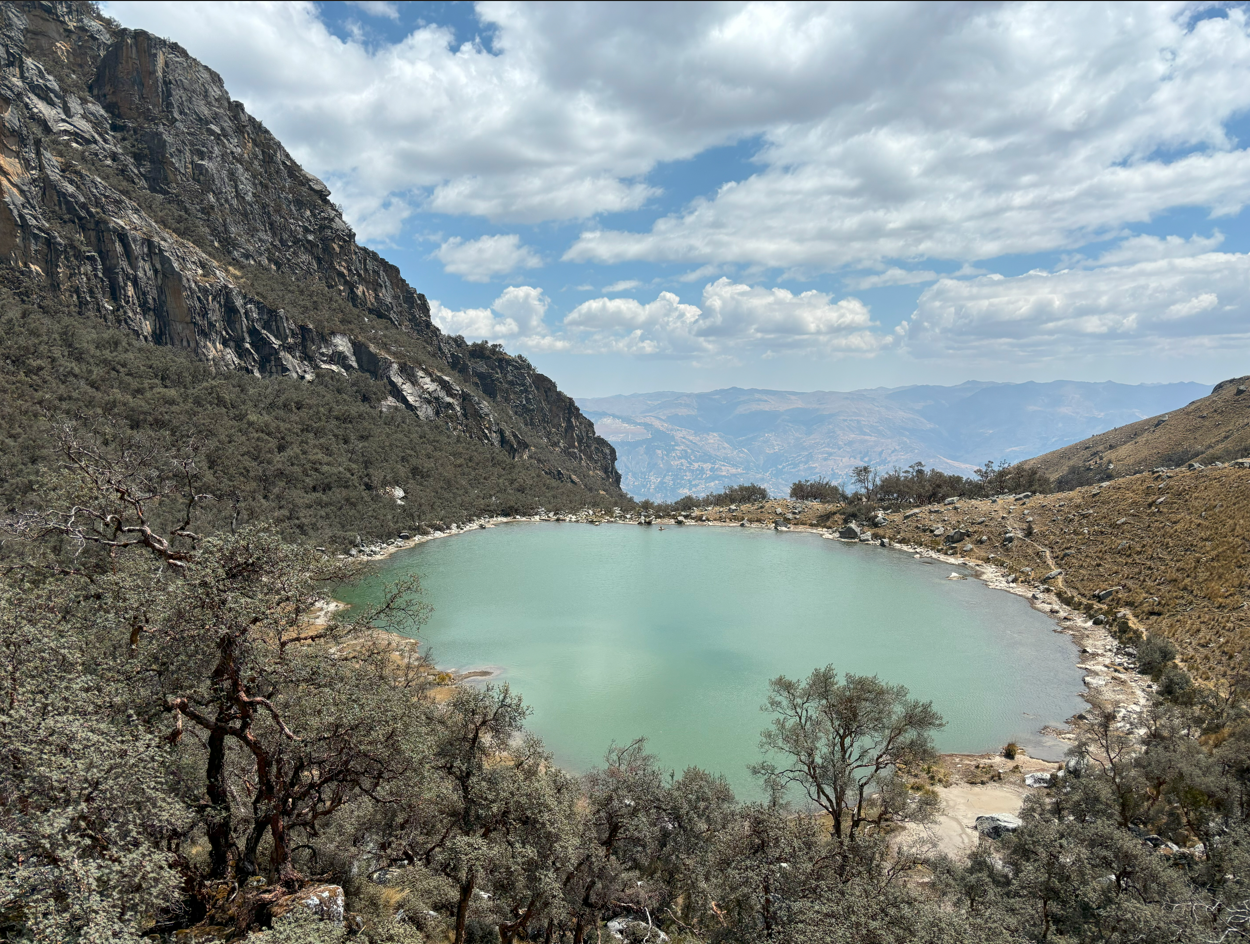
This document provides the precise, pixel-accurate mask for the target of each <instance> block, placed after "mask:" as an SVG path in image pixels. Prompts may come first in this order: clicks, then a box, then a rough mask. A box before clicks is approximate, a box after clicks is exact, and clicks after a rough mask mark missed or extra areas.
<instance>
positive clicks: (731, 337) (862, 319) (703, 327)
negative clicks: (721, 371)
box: [564, 278, 892, 357]
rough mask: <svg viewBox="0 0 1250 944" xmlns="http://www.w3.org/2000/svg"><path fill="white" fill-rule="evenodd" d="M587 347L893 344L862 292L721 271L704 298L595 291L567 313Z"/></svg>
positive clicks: (719, 351) (674, 351)
mask: <svg viewBox="0 0 1250 944" xmlns="http://www.w3.org/2000/svg"><path fill="white" fill-rule="evenodd" d="M564 325H565V328H566V329H567V330H568V331H569V332H570V334H571V336H572V337H574V338H576V339H577V341H578V344H579V345H580V347H581V348H583V349H586V350H613V351H619V352H626V353H635V354H665V355H689V356H694V357H709V356H726V355H737V354H755V355H766V354H770V353H776V352H778V351H800V352H819V353H825V354H831V353H857V354H871V353H874V352H876V351H879V350H881V349H882V348H884V347H887V346H889V345H890V344H891V343H892V339H891V337H890V336H888V335H883V334H880V333H878V332H876V331H874V330H873V328H875V327H876V324H875V322H873V320H872V317H871V315H870V313H869V311H868V308H867V307H866V306H865V305H864V304H863V303H862V302H861V301H859V300H858V299H855V298H845V299H842V300H841V301H837V302H834V301H832V300H831V299H830V297H829V296H828V295H827V294H825V293H823V292H816V291H810V292H803V293H801V294H799V295H795V294H794V293H792V292H790V291H788V290H787V289H783V288H771V289H769V288H758V287H753V286H750V285H743V284H740V283H735V282H731V281H730V280H729V279H727V278H721V279H718V280H717V281H715V282H712V283H710V284H708V285H707V286H705V287H704V289H703V299H702V305H701V306H698V305H691V304H684V303H682V301H681V299H680V298H678V296H676V295H674V294H673V293H672V292H661V293H660V294H659V296H658V297H657V298H656V300H655V301H653V302H649V303H646V304H643V303H642V302H639V301H637V300H636V299H633V298H606V297H604V298H593V299H590V300H589V301H585V302H583V303H582V304H580V305H578V306H577V307H576V308H575V309H573V311H571V312H570V313H569V315H568V316H567V317H566V318H565V319H564Z"/></svg>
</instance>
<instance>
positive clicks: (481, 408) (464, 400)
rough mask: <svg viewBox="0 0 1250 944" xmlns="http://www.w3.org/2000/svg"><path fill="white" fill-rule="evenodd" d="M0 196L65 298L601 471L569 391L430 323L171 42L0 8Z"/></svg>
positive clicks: (154, 335)
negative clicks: (379, 389)
mask: <svg viewBox="0 0 1250 944" xmlns="http://www.w3.org/2000/svg"><path fill="white" fill-rule="evenodd" d="M0 195H2V199H0V264H2V265H7V266H9V267H11V268H12V269H14V270H17V271H18V272H20V273H23V274H25V275H26V276H27V277H29V278H33V279H36V280H38V281H39V282H40V283H41V284H42V285H43V286H44V287H45V288H46V290H48V291H52V292H55V293H57V294H59V295H60V296H61V297H62V298H64V299H65V300H66V301H68V302H69V303H71V304H72V305H73V306H75V307H76V308H77V309H78V311H79V312H80V313H81V314H84V315H89V316H92V317H96V318H100V319H103V320H105V321H107V322H109V323H111V324H114V325H117V326H119V327H122V328H125V329H128V330H130V331H132V332H134V333H135V334H137V335H138V336H139V337H141V338H143V339H145V340H147V341H150V342H152V343H155V344H163V345H169V346H174V347H180V348H185V349H188V350H190V351H191V352H193V353H194V354H195V356H197V357H199V358H201V359H203V360H205V361H208V362H210V363H212V364H214V365H216V366H219V367H220V368H222V369H227V370H242V371H247V372H249V373H252V374H254V375H257V376H283V375H291V376H295V377H301V378H305V379H311V378H312V377H313V376H314V375H315V373H316V372H317V371H318V370H334V371H338V372H340V373H351V372H363V373H365V374H368V375H369V376H371V377H373V378H375V379H377V380H381V381H384V382H386V383H387V385H388V386H389V388H390V392H391V396H392V398H393V401H394V402H393V403H391V404H390V405H391V406H394V407H404V408H407V409H409V410H411V411H412V412H414V413H415V414H416V415H418V416H420V417H421V418H423V419H426V420H430V421H435V422H438V423H440V424H443V425H445V426H447V427H448V428H449V429H451V430H453V431H455V432H458V433H462V434H464V435H467V436H470V437H473V438H475V439H478V440H481V441H484V442H490V443H493V444H495V445H496V446H498V447H499V448H501V449H504V450H505V451H507V452H508V454H509V455H511V456H513V457H514V458H518V459H527V458H532V459H534V460H535V461H538V462H539V464H540V465H541V466H543V468H544V471H546V472H547V473H548V474H550V475H552V476H553V477H555V478H558V479H562V480H563V479H572V480H575V481H577V482H579V483H580V484H584V485H586V486H587V487H590V486H591V485H592V484H595V483H597V485H608V486H612V487H615V486H618V485H619V483H620V475H619V473H618V472H617V471H616V467H615V460H616V453H615V450H614V449H613V448H612V446H611V445H610V444H609V443H607V442H606V441H605V440H603V439H601V438H600V437H599V436H597V435H596V434H595V430H594V426H593V424H592V423H591V422H590V421H589V420H588V419H586V418H585V417H584V416H582V414H581V412H580V411H579V410H578V408H577V406H576V405H575V404H574V403H573V401H572V400H571V399H570V398H569V397H567V396H565V395H564V394H562V393H561V392H560V391H559V390H558V389H557V388H556V386H555V384H554V383H553V382H552V381H551V380H550V379H548V378H547V377H544V376H543V375H541V374H539V373H537V372H536V371H534V370H533V368H532V367H530V365H529V363H528V362H527V361H525V360H524V359H523V358H516V357H512V356H509V355H508V354H506V353H504V352H503V351H502V350H501V349H499V348H493V347H490V346H486V345H481V344H477V345H468V344H466V343H465V341H464V339H463V338H460V337H447V336H446V335H444V334H443V333H442V332H441V331H440V330H439V329H438V327H437V326H435V325H434V324H433V323H432V322H431V320H430V308H429V304H428V303H427V302H426V299H425V297H424V296H423V295H421V294H419V293H418V292H416V291H414V290H413V289H412V287H411V286H409V285H408V284H407V283H406V282H405V281H404V280H403V279H402V278H401V277H400V274H399V270H398V269H397V268H396V267H395V266H393V265H391V264H390V263H389V262H387V261H386V260H385V259H383V258H381V257H380V256H379V255H378V254H377V253H375V252H372V251H371V250H369V249H365V248H363V247H361V246H359V245H357V244H356V241H355V234H354V233H353V232H352V229H351V227H350V226H348V225H347V223H346V222H344V220H343V217H342V215H341V213H340V212H339V211H338V209H337V208H336V207H335V206H334V204H333V203H331V202H330V198H329V197H330V192H329V190H328V189H327V188H326V186H325V184H323V183H322V182H321V181H320V180H318V179H317V178H316V177H314V176H312V175H311V174H309V173H307V172H306V171H305V170H304V169H303V168H301V167H300V166H299V165H298V164H297V163H296V162H295V160H294V159H293V158H292V157H291V155H290V154H289V153H287V151H286V149H285V148H284V147H283V146H282V145H281V143H280V142H279V141H278V140H277V139H276V138H274V137H273V135H271V134H270V133H269V132H268V131H267V130H266V129H265V128H264V126H263V125H262V124H261V123H260V122H259V121H257V120H256V119H255V118H252V117H251V116H250V115H248V113H247V112H246V110H245V109H244V108H243V106H242V105H241V104H240V103H239V102H236V101H232V100H231V99H230V96H229V94H228V93H227V92H226V89H225V86H224V85H223V83H222V81H221V77H220V76H218V75H217V74H216V73H215V72H213V71H212V70H211V69H209V68H207V67H206V66H204V65H203V64H201V63H199V62H197V61H196V60H195V59H193V58H192V57H191V56H190V55H188V54H187V53H186V51H185V50H183V49H182V48H181V47H180V46H178V45H177V44H175V43H172V42H169V41H167V40H163V39H160V38H159V37H156V36H153V35H151V34H149V33H145V32H142V31H135V30H127V29H121V28H118V27H117V26H116V25H115V24H112V23H111V22H108V21H106V20H103V19H101V18H99V17H98V15H97V14H95V13H94V12H93V11H92V10H91V8H90V7H89V6H88V5H87V4H79V3H63V2H58V3H6V4H3V6H0ZM534 444H542V445H543V446H544V447H545V448H544V449H543V450H541V452H542V453H543V455H542V456H537V455H531V447H532V445H534ZM553 455H554V456H555V457H556V458H555V459H554V460H553V459H552V458H551V457H552V456H553ZM596 487H597V486H596Z"/></svg>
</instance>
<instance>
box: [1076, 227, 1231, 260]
mask: <svg viewBox="0 0 1250 944" xmlns="http://www.w3.org/2000/svg"><path fill="white" fill-rule="evenodd" d="M1223 242H1224V234H1223V233H1221V232H1220V231H1219V230H1216V231H1215V233H1214V234H1213V235H1212V236H1210V237H1202V236H1193V237H1191V238H1189V239H1183V238H1182V237H1180V236H1168V237H1167V238H1163V239H1161V238H1160V237H1158V236H1130V237H1129V238H1128V239H1125V240H1124V241H1123V242H1121V243H1120V244H1119V245H1118V246H1115V247H1113V248H1111V249H1108V250H1107V251H1106V252H1104V253H1103V254H1102V255H1101V256H1099V257H1098V265H1104V266H1105V265H1123V264H1124V263H1133V262H1146V261H1148V260H1151V259H1175V258H1179V257H1182V256H1200V255H1202V254H1203V253H1206V252H1211V251H1212V250H1214V249H1218V248H1219V247H1220V246H1221V245H1222V244H1223Z"/></svg>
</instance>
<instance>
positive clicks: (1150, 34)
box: [106, 2, 1250, 396]
mask: <svg viewBox="0 0 1250 944" xmlns="http://www.w3.org/2000/svg"><path fill="white" fill-rule="evenodd" d="M106 9H107V10H108V12H109V13H111V14H112V15H113V16H115V17H116V18H117V19H119V20H120V21H121V22H122V23H123V24H124V25H127V26H132V27H136V28H146V29H149V30H152V31H153V32H156V33H160V34H162V35H166V36H169V37H171V38H173V39H175V40H177V41H178V42H180V43H182V44H183V45H184V46H186V47H187V48H188V49H189V51H190V52H191V53H192V54H194V55H196V56H197V57H198V58H200V59H201V60H203V61H204V62H206V63H207V64H208V65H210V66H211V67H213V68H214V69H216V70H217V71H218V72H220V73H221V74H222V76H223V78H224V80H225V82H226V85H227V87H228V88H229V89H230V91H231V94H232V95H234V96H235V97H236V98H239V99H240V100H242V101H243V102H244V103H245V104H246V105H247V106H248V108H249V110H250V111H251V112H252V113H253V114H255V115H257V116H258V117H259V118H261V119H262V120H263V121H264V122H265V123H266V125H267V126H268V127H269V128H270V129H271V130H273V131H274V132H275V133H276V134H277V135H278V136H279V138H280V139H281V140H282V141H283V143H284V144H285V145H286V146H287V147H288V149H290V150H291V152H292V153H293V154H294V155H295V156H296V158H297V159H299V160H300V161H301V163H303V164H304V166H305V167H307V168H308V169H309V170H311V171H312V172H313V173H316V174H317V175H318V176H320V177H322V179H324V180H325V181H326V183H327V184H328V185H329V186H330V187H331V190H332V191H333V193H334V198H335V200H336V201H337V202H339V203H340V204H341V206H342V207H343V209H344V212H345V215H346V217H347V219H348V221H349V222H350V223H351V224H352V225H353V226H354V227H355V228H356V230H357V232H358V234H359V237H360V239H361V241H362V242H363V243H365V244H366V245H369V246H371V247H372V248H374V249H376V250H378V251H379V252H380V253H382V254H383V255H384V256H386V257H387V258H388V259H390V260H391V261H393V262H394V263H396V264H397V265H398V266H399V267H400V269H401V270H402V271H403V273H404V275H405V277H406V278H407V279H408V281H409V282H410V283H411V284H412V285H413V286H414V287H415V288H416V289H417V290H418V291H421V292H423V293H424V294H425V295H426V296H427V297H428V298H430V299H431V301H432V302H434V303H436V304H435V305H434V317H435V320H436V321H438V322H439V323H440V324H441V325H443V326H444V328H445V329H446V330H450V331H453V332H455V333H463V334H464V335H465V336H466V337H469V338H476V337H488V338H490V339H491V340H497V341H500V342H501V343H503V344H504V345H505V346H506V347H508V349H509V350H513V351H519V352H523V353H525V354H526V355H527V356H528V357H530V359H531V360H533V361H534V362H535V364H536V365H538V366H539V367H540V368H541V369H543V370H544V371H545V372H547V373H549V374H550V375H551V376H553V377H554V378H555V379H556V381H557V382H558V383H559V384H560V385H561V387H563V388H564V389H566V390H568V391H569V392H571V393H573V394H574V395H580V396H598V395H606V394H610V393H621V392H636V391H644V390H654V389H669V390H705V389H712V388H715V387H721V386H731V385H736V386H760V387H774V388H782V389H804V390H809V389H851V388H855V387H864V386H878V385H890V386H894V385H901V384H906V383H918V382H926V383H927V382H937V383H959V382H961V381H963V380H968V379H982V380H1053V379H1079V380H1118V381H1122V382H1130V383H1138V382H1155V381H1174V380H1198V381H1203V382H1214V381H1216V380H1219V379H1222V378H1224V377H1227V376H1233V375H1236V374H1245V373H1248V372H1250V356H1248V355H1250V313H1248V309H1247V306H1248V305H1250V224H1248V219H1250V218H1248V217H1247V214H1246V211H1245V210H1244V204H1245V203H1246V202H1247V200H1250V151H1248V150H1247V144H1248V143H1250V119H1248V118H1247V109H1248V108H1250V28H1248V25H1247V19H1246V14H1245V11H1244V10H1243V9H1242V8H1241V7H1240V6H1228V7H1226V6H1213V5H1210V4H1206V5H1184V4H1151V5H1147V6H1138V7H1134V6H1133V5H1131V4H1118V5H1105V4H1104V5H1097V6H1083V5H1077V4H1065V5H1055V6H1047V5H1044V4H1043V5H1029V6H1013V5H1007V6H967V5H942V4H924V5H910V4H873V5H848V6H840V5H828V4H820V5H789V4H767V5H753V4H699V5H683V4H663V5H659V4H655V5H650V4H648V5H630V4H603V5H576V4H568V5H560V6H548V5H542V4H528V5H513V4H504V3H482V4H477V5H473V4H468V3H423V4H418V3H400V4H392V3H337V2H336V3H317V4H312V3H288V4H265V3H254V4H196V3H181V4H168V5H167V4H161V3H142V4H140V3H129V2H114V3H109V4H106Z"/></svg>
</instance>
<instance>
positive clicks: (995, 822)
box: [976, 813, 1023, 839]
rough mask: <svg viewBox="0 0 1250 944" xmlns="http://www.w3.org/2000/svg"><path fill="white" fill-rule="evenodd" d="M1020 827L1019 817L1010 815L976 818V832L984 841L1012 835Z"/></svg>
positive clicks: (996, 814) (995, 814)
mask: <svg viewBox="0 0 1250 944" xmlns="http://www.w3.org/2000/svg"><path fill="white" fill-rule="evenodd" d="M1022 825H1023V824H1022V823H1021V822H1020V817H1019V816H1013V815H1012V814H1010V813H991V814H989V815H988V816H978V817H977V821H976V830H977V832H978V833H980V834H981V835H982V836H984V837H985V838H986V839H1002V838H1003V837H1004V836H1006V835H1007V834H1008V833H1014V832H1015V831H1016V830H1017V829H1019V828H1020V827H1021V826H1022Z"/></svg>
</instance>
